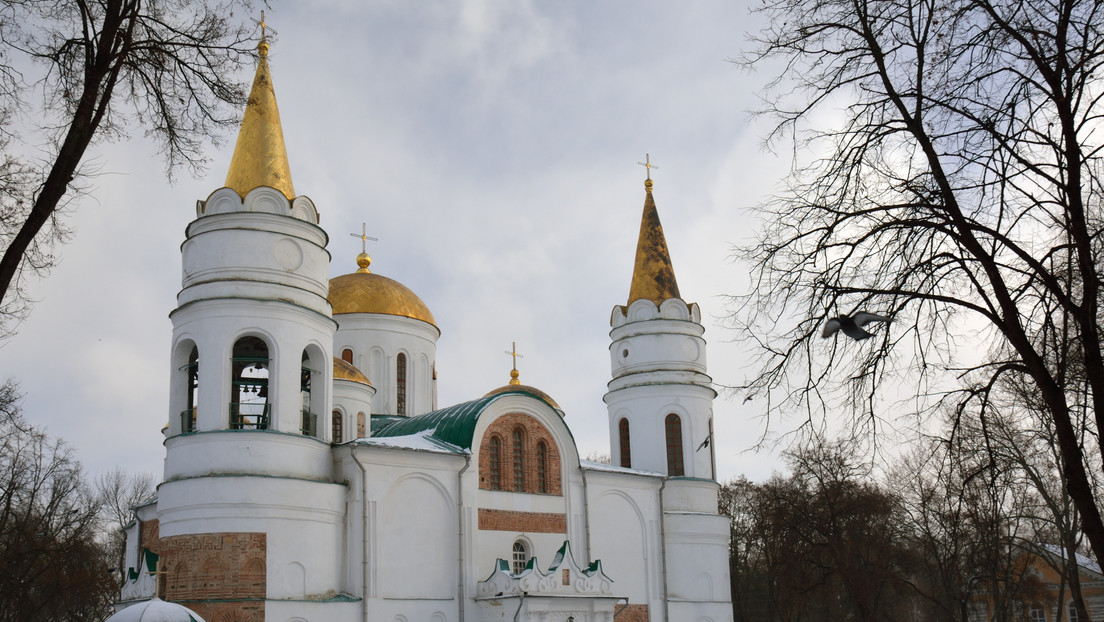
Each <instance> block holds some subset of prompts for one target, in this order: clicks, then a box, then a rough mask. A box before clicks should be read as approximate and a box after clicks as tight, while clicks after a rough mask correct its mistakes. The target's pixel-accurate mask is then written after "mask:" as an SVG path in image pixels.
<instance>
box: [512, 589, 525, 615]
mask: <svg viewBox="0 0 1104 622" xmlns="http://www.w3.org/2000/svg"><path fill="white" fill-rule="evenodd" d="M526 596H528V594H527V593H525V592H522V593H521V598H520V599H518V608H517V611H515V612H514V622H517V619H518V615H519V614H520V613H521V608H522V607H524V606H525V597H526Z"/></svg>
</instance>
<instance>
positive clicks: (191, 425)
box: [180, 408, 196, 434]
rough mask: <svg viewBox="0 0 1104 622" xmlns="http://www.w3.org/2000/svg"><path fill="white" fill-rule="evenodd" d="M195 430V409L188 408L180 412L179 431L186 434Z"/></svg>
mask: <svg viewBox="0 0 1104 622" xmlns="http://www.w3.org/2000/svg"><path fill="white" fill-rule="evenodd" d="M195 431H196V409H195V408H189V409H187V410H184V411H181V413H180V433H181V434H188V433H190V432H195Z"/></svg>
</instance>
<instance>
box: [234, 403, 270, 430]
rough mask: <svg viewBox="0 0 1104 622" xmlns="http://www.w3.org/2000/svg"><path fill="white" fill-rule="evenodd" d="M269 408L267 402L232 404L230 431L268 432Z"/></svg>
mask: <svg viewBox="0 0 1104 622" xmlns="http://www.w3.org/2000/svg"><path fill="white" fill-rule="evenodd" d="M269 406H270V404H268V403H267V402H265V403H263V404H258V403H249V402H230V429H231V430H267V429H268V413H269Z"/></svg>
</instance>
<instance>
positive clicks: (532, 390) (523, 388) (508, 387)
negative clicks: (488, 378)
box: [483, 383, 563, 411]
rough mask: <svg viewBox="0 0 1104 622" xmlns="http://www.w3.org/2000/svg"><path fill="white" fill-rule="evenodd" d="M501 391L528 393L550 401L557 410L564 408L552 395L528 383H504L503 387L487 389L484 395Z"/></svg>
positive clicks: (487, 395) (496, 393)
mask: <svg viewBox="0 0 1104 622" xmlns="http://www.w3.org/2000/svg"><path fill="white" fill-rule="evenodd" d="M499 393H528V394H529V395H532V396H533V397H536V398H539V399H542V400H544V401H545V402H547V403H548V405H549V406H551V407H552V408H555V409H556V410H559V411H562V410H563V409H562V408H560V405H559V404H557V403H556V400H554V399H552V396H551V395H549V394H547V393H545V392H544V391H541V390H540V389H538V388H536V387H531V386H529V385H527V384H520V383H519V384H504V385H502V386H501V387H498V388H497V389H492V390H490V391H487V394H486V395H484V396H483V397H490V396H492V395H498V394H499Z"/></svg>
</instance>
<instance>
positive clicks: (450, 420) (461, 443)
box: [372, 393, 505, 450]
mask: <svg viewBox="0 0 1104 622" xmlns="http://www.w3.org/2000/svg"><path fill="white" fill-rule="evenodd" d="M502 395H505V394H503V393H500V394H498V395H492V396H490V397H481V398H479V399H477V400H472V401H470V402H463V403H460V404H456V405H455V406H449V407H448V408H442V409H440V410H435V411H433V412H430V413H426V414H424V415H418V416H417V417H410V418H408V419H403V420H402V421H396V422H394V423H391V424H390V425H385V426H384V427H382V428H380V429H379V430H373V432H372V437H373V438H377V437H384V438H386V437H394V436H411V435H414V434H418V433H419V432H425V431H426V430H433V437H434V438H436V439H438V440H442V441H445V442H446V443H451V444H453V445H456V446H457V447H460V448H462V449H469V450H470V449H471V446H472V437H473V436H475V425H476V424H477V423H479V415H480V414H482V413H483V411H484V410H485V409H486V408H487V406H488V405H489V404H490V403H491V402H493V401H495V400H496V399H498V398H499V397H502Z"/></svg>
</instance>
